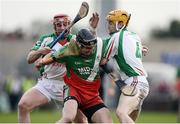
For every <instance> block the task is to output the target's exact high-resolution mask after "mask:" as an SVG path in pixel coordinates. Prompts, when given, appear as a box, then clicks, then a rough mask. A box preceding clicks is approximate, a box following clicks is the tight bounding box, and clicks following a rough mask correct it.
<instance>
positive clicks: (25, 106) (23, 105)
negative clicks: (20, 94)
mask: <svg viewBox="0 0 180 124" xmlns="http://www.w3.org/2000/svg"><path fill="white" fill-rule="evenodd" d="M29 106H30V105H29V103H28V102H27V101H24V100H20V102H19V103H18V110H19V112H28V111H30V107H29Z"/></svg>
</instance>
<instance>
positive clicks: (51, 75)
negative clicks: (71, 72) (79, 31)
mask: <svg viewBox="0 0 180 124" xmlns="http://www.w3.org/2000/svg"><path fill="white" fill-rule="evenodd" d="M56 38H57V36H56V35H55V34H54V33H53V34H49V35H44V36H41V37H40V39H39V40H38V41H37V42H36V44H35V45H34V46H33V47H32V50H37V49H40V48H42V47H47V46H50V45H51V44H52V42H53V41H54V40H55V39H56ZM73 38H75V35H71V34H70V35H68V38H67V39H65V40H61V41H59V42H57V43H56V44H55V46H54V47H53V48H52V49H53V51H52V52H55V51H57V50H58V49H60V48H61V47H62V46H63V45H64V44H65V43H66V42H67V41H69V40H71V39H73ZM40 72H41V75H42V76H43V77H44V78H47V79H57V80H62V77H64V75H65V74H66V68H65V65H64V64H62V63H58V62H54V63H52V64H49V65H45V66H44V67H43V68H41V69H40Z"/></svg>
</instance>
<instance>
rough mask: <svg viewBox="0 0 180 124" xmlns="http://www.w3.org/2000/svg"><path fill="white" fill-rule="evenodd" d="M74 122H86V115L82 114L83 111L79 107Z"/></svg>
mask: <svg viewBox="0 0 180 124" xmlns="http://www.w3.org/2000/svg"><path fill="white" fill-rule="evenodd" d="M74 122H75V123H84V124H85V123H88V120H87V118H86V116H85V115H84V114H83V112H82V111H81V110H80V109H78V111H77V114H76V117H75V119H74Z"/></svg>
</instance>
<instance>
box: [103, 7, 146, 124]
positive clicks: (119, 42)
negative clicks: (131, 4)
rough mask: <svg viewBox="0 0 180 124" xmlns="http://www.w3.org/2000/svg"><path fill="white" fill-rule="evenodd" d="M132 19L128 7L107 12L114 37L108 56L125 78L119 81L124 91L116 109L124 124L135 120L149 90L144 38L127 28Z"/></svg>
mask: <svg viewBox="0 0 180 124" xmlns="http://www.w3.org/2000/svg"><path fill="white" fill-rule="evenodd" d="M129 19H130V14H128V13H127V12H126V11H124V10H114V11H111V12H109V13H108V15H107V21H108V30H109V34H110V35H111V37H110V38H109V39H108V40H107V42H108V45H107V50H106V52H107V53H106V54H104V58H105V60H109V59H111V58H113V59H115V62H116V63H117V65H118V68H119V73H120V75H121V79H119V80H115V83H116V84H117V85H118V86H119V87H120V88H121V91H122V94H121V96H120V99H119V103H118V107H117V110H116V113H117V116H118V118H119V120H120V122H121V123H135V120H136V119H137V117H138V115H139V113H140V110H141V106H142V103H143V100H144V99H145V98H146V96H147V95H148V92H149V84H148V81H147V79H146V77H147V73H146V71H145V69H144V67H143V64H142V52H143V47H142V44H141V39H140V37H139V36H138V35H137V34H136V33H133V32H130V31H128V30H127V29H126V27H127V25H128V22H129ZM116 73H117V72H116ZM123 83H125V84H124V85H123ZM122 85H123V86H122Z"/></svg>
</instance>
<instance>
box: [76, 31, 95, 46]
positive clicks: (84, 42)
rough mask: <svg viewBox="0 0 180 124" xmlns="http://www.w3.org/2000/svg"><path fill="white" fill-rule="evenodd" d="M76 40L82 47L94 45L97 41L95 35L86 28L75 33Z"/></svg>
mask: <svg viewBox="0 0 180 124" xmlns="http://www.w3.org/2000/svg"><path fill="white" fill-rule="evenodd" d="M76 41H77V42H79V44H80V45H81V46H82V47H88V46H89V47H91V46H95V45H96V43H97V39H96V37H95V36H94V35H93V34H92V33H91V32H90V31H89V30H87V29H81V30H80V31H79V32H78V33H77V35H76Z"/></svg>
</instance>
